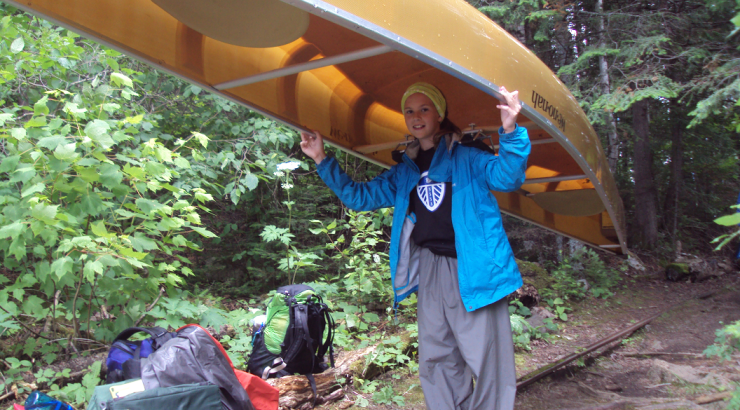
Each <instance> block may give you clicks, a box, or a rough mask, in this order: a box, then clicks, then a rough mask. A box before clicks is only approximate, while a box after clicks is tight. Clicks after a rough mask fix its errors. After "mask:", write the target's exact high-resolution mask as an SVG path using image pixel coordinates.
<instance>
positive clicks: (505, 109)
mask: <svg viewBox="0 0 740 410" xmlns="http://www.w3.org/2000/svg"><path fill="white" fill-rule="evenodd" d="M499 92H500V93H501V96H502V97H503V98H504V102H505V103H506V104H499V105H497V106H496V108H498V109H499V110H501V126H502V127H504V133H506V134H508V133H510V132H513V131H514V129H515V128H516V117H517V115H519V111H520V110H521V109H522V103H521V101H519V91H512V92H508V91H506V87H503V86H502V87H501V88H500V89H499Z"/></svg>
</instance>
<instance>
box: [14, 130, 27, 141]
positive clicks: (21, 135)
mask: <svg viewBox="0 0 740 410" xmlns="http://www.w3.org/2000/svg"><path fill="white" fill-rule="evenodd" d="M10 136H11V137H13V138H15V139H17V140H18V141H21V140H24V139H25V138H26V129H25V128H13V129H11V130H10Z"/></svg>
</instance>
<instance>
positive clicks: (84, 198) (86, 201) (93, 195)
mask: <svg viewBox="0 0 740 410" xmlns="http://www.w3.org/2000/svg"><path fill="white" fill-rule="evenodd" d="M80 206H81V208H82V210H83V211H84V212H85V213H88V214H90V215H98V214H100V212H101V211H102V210H103V209H105V204H104V203H103V200H101V199H100V195H98V193H97V192H91V191H87V192H85V193H84V194H82V195H80Z"/></svg>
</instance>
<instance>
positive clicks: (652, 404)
mask: <svg viewBox="0 0 740 410" xmlns="http://www.w3.org/2000/svg"><path fill="white" fill-rule="evenodd" d="M622 285H623V287H622V288H621V289H618V290H617V292H616V295H614V296H612V297H610V298H608V299H606V300H603V301H602V300H598V299H596V300H595V299H591V300H586V301H584V302H581V303H580V304H577V305H575V306H574V309H573V311H572V312H571V314H570V315H569V316H570V317H569V319H570V321H568V322H566V323H559V325H560V331H559V333H558V334H555V335H553V336H552V337H550V338H549V340H548V341H546V342H542V341H535V342H533V346H532V350H531V351H530V352H526V353H523V354H517V374H518V375H519V376H524V375H527V374H531V373H533V372H536V371H538V369H541V368H542V367H543V366H545V365H547V364H548V363H553V362H557V361H558V359H561V358H563V357H567V356H569V355H571V354H573V353H577V352H579V351H583V348H586V347H588V346H590V345H593V344H594V343H596V342H599V341H600V340H602V339H604V338H607V337H609V336H611V335H614V334H616V333H618V332H619V331H620V330H623V329H627V328H629V327H630V326H634V325H635V324H639V323H640V322H641V321H643V320H645V319H647V318H650V317H651V316H655V315H657V314H659V313H661V312H663V311H665V312H664V313H663V314H661V315H659V316H658V317H656V318H655V319H654V320H652V321H651V322H650V323H648V324H646V325H645V326H643V327H641V328H639V329H637V330H636V331H635V332H634V333H631V334H629V335H627V336H625V337H624V338H618V339H617V340H615V341H614V342H612V343H609V344H607V345H605V346H604V347H602V348H601V349H600V350H596V351H594V352H593V353H592V354H590V355H589V356H586V357H585V358H581V359H578V360H575V361H573V362H572V363H571V364H570V365H568V366H567V367H565V368H564V369H562V370H558V371H555V372H554V373H553V374H552V375H550V376H548V377H545V378H542V379H541V380H538V381H537V382H534V383H532V384H530V385H528V386H526V387H523V388H520V389H519V391H518V394H517V402H516V409H517V410H525V409H527V410H550V409H553V410H554V409H558V410H563V409H565V410H569V409H583V410H597V409H598V410H607V409H641V410H659V409H724V408H726V407H727V406H728V400H729V397H730V396H731V391H732V390H733V389H734V388H735V387H736V386H737V385H738V383H740V355H738V354H737V353H736V354H734V355H733V356H732V358H731V360H728V361H724V362H721V361H720V360H719V359H718V358H716V357H714V358H707V357H705V356H704V355H703V354H702V352H703V351H704V350H705V349H706V348H707V347H708V346H709V345H711V344H712V343H714V341H715V332H716V330H717V329H719V328H721V327H723V325H725V324H730V323H732V322H735V321H737V320H740V275H739V274H738V273H737V271H735V272H732V273H727V274H724V275H722V276H719V277H716V278H712V279H711V280H706V281H703V282H698V283H691V282H688V281H686V282H669V281H667V280H666V279H665V276H664V275H663V273H662V272H656V273H653V274H647V275H645V274H643V275H642V276H640V277H630V278H627V279H626V280H625V281H624V282H623V283H622Z"/></svg>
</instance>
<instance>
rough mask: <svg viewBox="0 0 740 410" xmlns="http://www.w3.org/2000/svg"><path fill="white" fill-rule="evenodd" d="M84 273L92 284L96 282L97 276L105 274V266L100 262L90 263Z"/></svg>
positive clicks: (86, 265)
mask: <svg viewBox="0 0 740 410" xmlns="http://www.w3.org/2000/svg"><path fill="white" fill-rule="evenodd" d="M82 273H83V274H84V275H85V280H87V281H88V282H90V283H92V282H95V274H96V273H97V274H98V275H102V274H103V264H102V263H100V261H88V262H87V263H85V268H84V269H83V270H82Z"/></svg>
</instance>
